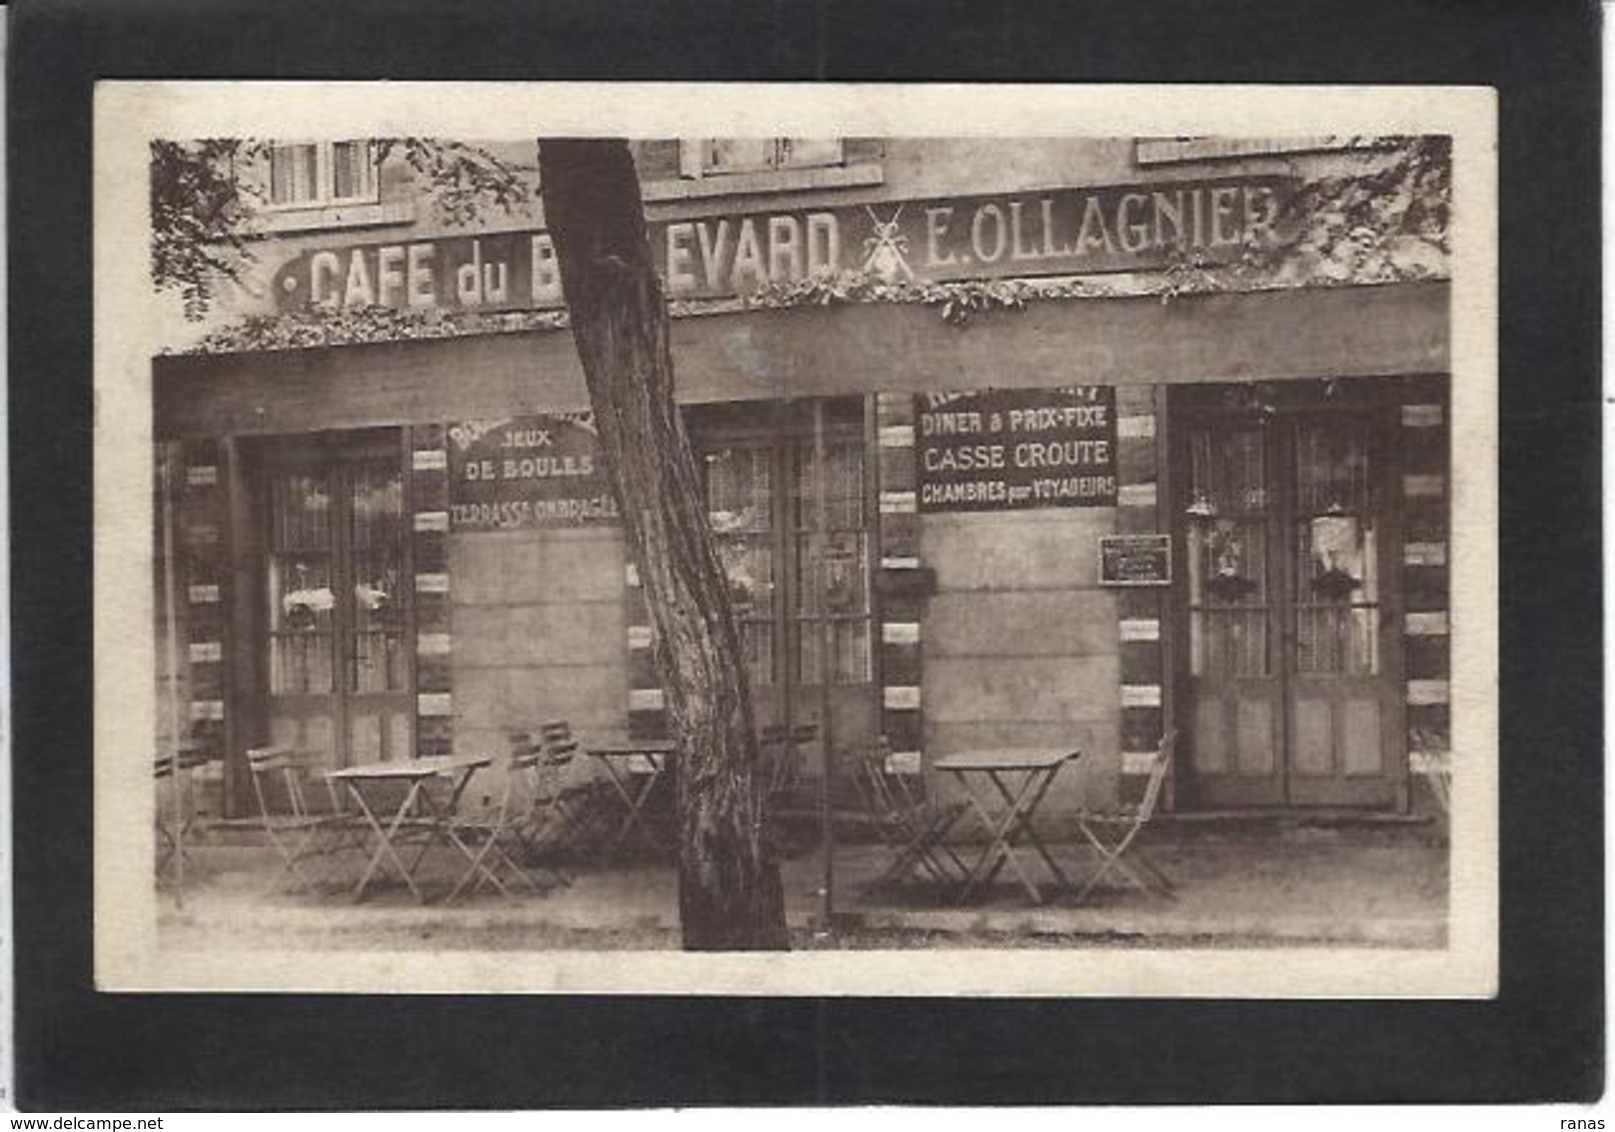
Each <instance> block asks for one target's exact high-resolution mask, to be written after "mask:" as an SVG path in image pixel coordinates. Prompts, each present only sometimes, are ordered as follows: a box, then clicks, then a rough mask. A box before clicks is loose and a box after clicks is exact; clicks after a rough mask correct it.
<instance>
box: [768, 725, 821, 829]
mask: <svg viewBox="0 0 1615 1132" xmlns="http://www.w3.org/2000/svg"><path fill="white" fill-rule="evenodd" d="M818 737H819V728H818V725H817V724H813V723H799V724H797V725H796V726H795V727H786V726H784V725H783V724H778V723H771V724H769V725H768V726H766V727H764V728H763V729H762V730H761V731H760V732H758V735H757V754H758V758H759V760H760V763H759V767H758V769H759V770H760V772H761V773H760V774H759V775H758V776H757V779H756V781H757V782H758V784H759V791H760V793H761V808H762V813H763V823H764V824H763V830H764V835H765V837H767V838H768V840H769V842H770V843H771V845H772V847H773V851H774V854H775V856H777V857H781V858H785V859H790V858H793V857H795V856H797V855H798V854H800V853H802V852H805V851H806V850H807V849H808V848H811V846H812V845H814V844H817V841H818V839H817V836H816V834H811V835H810V834H808V831H807V830H806V829H805V828H804V823H802V822H800V821H799V822H796V823H793V825H792V826H791V827H790V828H787V827H786V824H785V819H786V818H787V817H800V816H801V810H802V809H803V807H800V806H799V807H798V810H797V812H796V813H794V814H789V813H787V811H788V810H789V809H790V807H791V804H792V798H793V796H795V795H796V794H797V792H798V790H799V788H800V787H801V785H802V754H801V750H802V748H803V747H805V746H808V745H809V744H811V743H813V742H814V741H816V740H817V739H818Z"/></svg>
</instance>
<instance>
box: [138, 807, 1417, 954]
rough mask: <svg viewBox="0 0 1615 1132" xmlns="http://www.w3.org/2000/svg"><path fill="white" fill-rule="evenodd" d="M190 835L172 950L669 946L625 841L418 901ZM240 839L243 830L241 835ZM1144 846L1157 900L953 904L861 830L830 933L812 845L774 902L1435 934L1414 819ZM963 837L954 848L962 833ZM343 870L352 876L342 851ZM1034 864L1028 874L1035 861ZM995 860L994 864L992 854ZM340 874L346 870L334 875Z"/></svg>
mask: <svg viewBox="0 0 1615 1132" xmlns="http://www.w3.org/2000/svg"><path fill="white" fill-rule="evenodd" d="M230 840H231V842H232V843H230V844H219V843H217V841H216V840H215V841H214V842H210V843H204V844H201V845H199V846H197V847H196V849H195V851H194V856H193V859H192V864H191V867H190V872H189V876H188V879H187V883H186V887H185V893H184V903H183V907H178V906H176V901H175V900H174V899H173V893H172V889H171V888H169V889H166V890H165V892H164V894H163V896H162V899H161V901H160V908H161V913H160V930H161V933H162V945H163V946H164V947H175V948H183V949H190V948H196V949H202V950H208V951H213V950H230V949H238V948H239V949H253V948H260V947H262V948H273V949H277V950H281V949H289V948H308V949H316V950H323V949H341V948H357V949H378V950H381V949H385V950H407V949H411V948H420V949H431V950H454V949H474V950H500V949H520V950H532V949H543V948H568V949H580V948H581V949H590V950H597V949H604V948H660V947H676V946H677V923H678V921H677V899H676V892H675V878H674V875H673V871H672V869H671V867H670V866H668V865H667V864H665V863H661V862H658V861H656V860H653V859H645V858H643V857H642V858H640V859H638V860H630V861H625V862H623V863H621V864H618V865H614V866H611V867H602V866H600V865H589V864H583V865H578V866H575V867H574V868H573V869H572V870H571V871H572V872H573V883H572V884H571V885H570V886H568V887H565V888H556V889H554V890H552V891H549V892H547V893H544V894H532V895H529V894H519V895H517V896H515V897H513V898H505V897H501V896H499V895H498V894H497V893H493V892H488V891H484V892H483V893H481V894H478V895H475V896H472V897H470V898H468V899H464V900H462V901H460V902H457V903H456V904H454V905H449V906H445V905H443V904H442V903H441V902H440V900H436V899H433V900H430V901H429V902H428V903H426V904H424V905H422V904H419V903H417V902H416V900H415V899H414V897H412V896H411V895H410V894H409V892H408V891H407V890H406V889H405V888H404V887H403V886H402V885H401V884H397V883H389V884H387V885H384V886H380V887H376V888H373V889H372V890H371V891H370V892H369V893H367V894H366V897H365V899H364V900H363V901H362V902H360V903H357V904H356V903H354V902H353V901H352V900H351V898H350V894H349V893H348V892H346V891H342V890H339V889H337V888H336V887H335V886H332V887H330V888H329V889H327V890H325V891H322V892H319V893H309V892H298V891H292V890H291V889H290V888H289V886H288V885H285V884H281V883H279V880H284V879H285V878H284V874H280V878H279V880H277V873H279V870H280V862H279V859H278V858H277V857H275V855H274V854H273V852H272V851H271V850H270V849H269V848H268V847H267V846H265V845H262V844H252V843H250V841H248V839H245V838H242V837H240V836H236V837H233V838H231V839H230ZM244 841H247V842H248V843H243V842H244ZM1150 848H1151V854H1150V855H1151V858H1152V859H1153V860H1154V861H1155V862H1156V863H1157V864H1158V865H1160V866H1161V867H1163V868H1164V869H1165V870H1166V872H1167V873H1168V874H1169V875H1170V876H1171V877H1172V878H1173V879H1174V880H1175V881H1176V882H1177V884H1178V888H1179V895H1178V897H1177V898H1176V899H1174V900H1160V899H1156V898H1152V897H1149V896H1146V895H1144V894H1142V893H1139V892H1136V891H1131V890H1123V889H1100V890H1098V891H1096V892H1095V893H1094V894H1092V895H1091V896H1090V898H1089V899H1088V901H1086V902H1085V903H1083V904H1082V905H1080V906H1079V905H1077V904H1076V903H1075V901H1074V900H1073V898H1072V897H1071V896H1070V895H1069V894H1067V895H1064V896H1053V898H1051V899H1050V901H1049V902H1048V903H1047V904H1045V905H1043V906H1035V905H1032V904H1031V903H1030V901H1029V900H1028V899H1027V896H1026V894H1025V892H1024V891H1023V890H1021V889H1020V887H1019V886H1018V885H1013V884H1011V883H1009V882H1007V881H1005V880H1004V879H1003V877H1002V876H1001V877H1000V882H999V883H998V884H997V885H996V886H994V888H993V889H992V890H991V891H990V892H989V893H987V894H986V898H985V899H981V900H976V901H973V902H972V903H971V904H970V905H968V906H965V907H960V906H958V905H956V904H953V903H951V902H950V901H948V900H947V899H946V898H945V897H944V896H942V895H940V894H938V893H936V892H935V891H933V890H928V889H925V888H922V887H919V886H917V885H909V886H891V887H883V888H880V889H878V890H871V889H870V888H869V887H868V882H869V880H870V879H871V878H873V877H875V876H876V875H878V874H879V873H880V872H881V870H882V869H883V868H884V867H885V864H886V862H887V861H889V860H890V858H889V856H888V855H887V854H886V852H885V851H884V849H882V848H881V847H880V846H877V845H868V844H856V845H845V846H840V847H838V849H837V851H836V855H835V876H836V881H835V883H836V897H837V899H836V910H837V912H838V913H847V914H850V915H849V916H848V917H847V918H846V919H845V920H838V925H840V926H841V928H842V930H841V932H840V934H839V935H838V936H836V937H833V938H815V937H814V936H813V934H812V933H811V932H810V931H809V930H808V928H809V925H810V923H811V921H812V919H813V917H814V916H815V914H816V913H817V911H818V908H819V898H818V895H817V892H818V889H819V887H820V882H821V875H822V869H823V866H822V863H821V859H820V857H819V855H818V853H817V851H816V850H811V851H808V852H806V853H803V854H800V855H798V856H795V857H794V858H793V859H791V860H788V861H787V862H785V866H784V879H785V889H786V900H787V905H788V916H789V919H790V922H791V924H792V927H793V929H794V932H793V934H794V935H795V937H796V938H797V939H798V941H799V945H805V946H830V947H848V946H851V947H887V948H895V947H910V946H929V947H936V946H944V947H946V946H954V947H1017V946H1020V947H1049V946H1078V947H1080V946H1095V947H1184V946H1200V947H1251V946H1276V947H1283V946H1304V945H1318V944H1330V945H1337V946H1360V947H1441V946H1444V945H1445V942H1446V930H1447V928H1446V924H1447V900H1448V867H1447V849H1446V846H1445V845H1444V844H1442V843H1441V842H1440V840H1439V838H1437V837H1435V836H1434V835H1433V831H1432V830H1431V829H1430V828H1429V827H1426V826H1421V825H1395V824H1392V825H1367V826H1362V825H1356V824H1346V825H1328V824H1325V825H1316V824H1306V823H1295V822H1278V823H1250V822H1199V823H1192V822H1186V823H1182V824H1176V825H1174V826H1172V827H1170V828H1168V829H1165V830H1162V831H1160V835H1157V836H1156V837H1155V838H1154V840H1153V842H1152V844H1151V847H1150ZM1053 849H1054V854H1055V857H1056V859H1057V861H1058V862H1059V863H1060V864H1061V866H1062V867H1063V868H1064V869H1066V871H1067V872H1068V873H1069V874H1070V876H1071V877H1072V878H1073V879H1074V880H1080V879H1081V878H1085V877H1086V876H1087V875H1089V873H1090V872H1091V870H1092V869H1093V867H1094V863H1095V862H1094V858H1093V855H1092V854H1091V852H1089V851H1087V850H1086V849H1084V848H1082V847H1079V846H1078V845H1076V844H1072V843H1062V844H1056V845H1055V846H1053ZM963 851H965V852H973V851H976V850H972V849H971V847H969V846H965V847H963ZM343 864H344V865H345V868H344V874H345V875H348V876H349V877H352V876H355V875H356V871H357V868H358V865H357V863H356V861H355V860H354V859H353V858H351V857H350V858H348V859H347V860H346V861H345V862H343ZM1033 865H1036V867H1037V869H1038V870H1039V872H1035V873H1034V876H1041V872H1040V870H1041V864H1040V863H1037V862H1035V861H1031V860H1029V861H1028V867H1029V868H1031V867H1032V866H1033ZM457 869H458V861H457V860H456V858H454V857H452V856H451V855H450V853H449V852H443V851H434V854H433V856H431V857H429V858H428V860H427V863H426V864H425V865H424V866H423V869H422V873H421V875H422V877H423V879H424V882H425V885H424V887H426V891H427V894H428V896H429V897H432V896H434V894H436V895H437V896H441V894H442V893H443V892H444V891H446V889H447V888H448V887H449V884H450V883H451V882H452V879H453V877H454V876H456V875H458V874H457ZM1006 873H1007V870H1006ZM350 883H351V881H350Z"/></svg>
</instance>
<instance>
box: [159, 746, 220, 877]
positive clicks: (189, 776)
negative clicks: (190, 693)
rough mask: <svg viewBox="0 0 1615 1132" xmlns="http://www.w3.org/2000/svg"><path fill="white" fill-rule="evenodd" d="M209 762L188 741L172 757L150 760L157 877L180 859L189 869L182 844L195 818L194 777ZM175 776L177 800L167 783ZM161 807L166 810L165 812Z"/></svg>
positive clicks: (170, 785) (196, 812)
mask: <svg viewBox="0 0 1615 1132" xmlns="http://www.w3.org/2000/svg"><path fill="white" fill-rule="evenodd" d="M210 761H211V760H210V759H209V758H208V756H207V753H206V752H205V751H203V750H201V749H200V748H198V747H197V746H196V744H195V743H194V742H191V741H189V740H182V741H181V742H180V744H179V746H178V749H177V750H176V751H175V752H174V753H173V754H166V755H158V756H157V757H156V759H155V760H154V761H153V764H152V779H153V781H154V782H155V784H156V786H157V805H156V810H155V816H156V825H157V835H158V838H159V843H158V846H157V875H158V876H159V877H161V876H162V875H163V873H165V872H166V871H168V867H169V866H170V865H179V864H180V863H181V859H183V865H184V867H185V868H187V869H189V867H190V864H191V852H190V847H189V846H188V845H187V844H186V838H187V837H188V836H189V835H190V832H191V829H192V828H193V827H194V826H195V825H196V821H197V817H198V807H197V803H196V779H195V774H196V771H197V770H198V769H200V768H201V767H203V766H206V765H207V764H208V763H209V762H210ZM176 774H178V775H179V790H178V791H177V794H178V797H177V798H176V797H175V794H176V791H175V790H174V788H173V785H172V781H171V780H172V779H173V777H174V776H175V775H176ZM165 806H168V807H170V809H169V811H168V812H166V813H165V812H164V807H165Z"/></svg>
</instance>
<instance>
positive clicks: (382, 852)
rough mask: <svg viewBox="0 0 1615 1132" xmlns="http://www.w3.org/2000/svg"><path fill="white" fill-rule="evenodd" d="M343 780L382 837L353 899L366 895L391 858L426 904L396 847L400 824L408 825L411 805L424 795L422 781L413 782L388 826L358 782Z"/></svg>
mask: <svg viewBox="0 0 1615 1132" xmlns="http://www.w3.org/2000/svg"><path fill="white" fill-rule="evenodd" d="M343 781H345V782H346V783H347V784H348V792H349V793H351V794H352V795H353V797H354V800H355V801H356V802H358V803H359V811H360V812H361V813H363V814H364V817H365V821H367V822H369V823H370V828H371V829H373V830H375V831H376V837H377V838H378V839H379V844H378V845H377V846H376V851H375V853H374V854H372V855H371V857H370V863H369V864H367V865H366V866H365V870H364V873H363V875H361V876H360V877H359V883H358V885H357V886H356V887H355V888H354V890H353V899H354V900H355V901H358V900H362V899H363V898H364V891H365V888H366V886H368V885H369V884H370V878H371V877H372V876H374V875H375V874H376V873H377V871H379V869H380V868H381V862H382V859H383V858H391V859H392V863H393V866H394V867H395V868H397V870H398V875H399V876H401V877H403V878H404V883H405V884H406V885H408V886H409V890H410V891H411V892H412V893H414V894H415V899H416V900H417V901H420V902H421V903H425V899H424V898H423V897H422V896H421V890H420V889H419V888H418V887H417V886H416V884H415V878H414V877H413V876H411V875H410V873H409V870H408V869H406V868H404V862H403V861H401V860H400V859H399V857H398V852H397V850H395V849H394V848H393V837H394V836H395V835H396V834H397V832H398V829H399V827H400V826H402V825H403V824H404V819H405V818H406V817H407V816H409V811H410V808H411V807H412V806H413V805H414V804H415V799H416V797H417V796H418V795H419V794H420V790H421V784H420V782H419V781H416V782H412V783H410V786H409V791H408V793H406V794H405V795H404V801H403V803H402V804H400V805H399V807H398V812H397V813H396V814H394V815H393V819H392V821H391V822H390V823H389V824H388V825H387V826H386V827H385V828H384V827H383V826H382V824H381V822H380V821H378V820H377V818H376V815H375V811H373V810H372V809H371V808H370V804H369V803H368V802H366V801H365V796H364V791H363V790H361V789H359V785H358V783H357V782H355V781H354V780H353V779H351V778H348V779H344V780H343Z"/></svg>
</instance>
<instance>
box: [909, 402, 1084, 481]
mask: <svg viewBox="0 0 1615 1132" xmlns="http://www.w3.org/2000/svg"><path fill="white" fill-rule="evenodd" d="M914 420H915V426H914V434H915V435H914V458H915V463H916V468H915V471H916V478H917V480H918V490H919V498H918V503H919V510H921V511H922V512H923V511H931V512H935V511H1010V510H1019V509H1025V508H1033V507H1113V506H1115V504H1116V390H1115V389H1114V388H1113V387H1112V386H1108V385H1082V386H1074V387H1068V388H1063V389H997V390H988V391H985V392H980V393H932V394H923V395H921V396H920V397H918V398H917V399H916V404H915V417H914Z"/></svg>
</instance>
